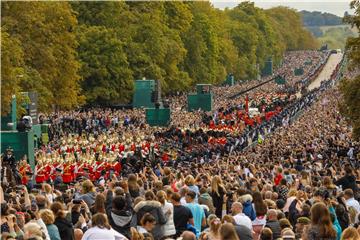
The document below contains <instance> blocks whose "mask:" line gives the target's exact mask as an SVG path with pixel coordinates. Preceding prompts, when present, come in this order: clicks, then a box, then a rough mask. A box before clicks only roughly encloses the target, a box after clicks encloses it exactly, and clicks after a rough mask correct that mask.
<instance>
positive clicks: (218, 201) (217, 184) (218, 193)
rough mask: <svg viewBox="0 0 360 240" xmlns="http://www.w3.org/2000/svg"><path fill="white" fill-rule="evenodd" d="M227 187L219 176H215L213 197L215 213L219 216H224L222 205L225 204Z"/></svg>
mask: <svg viewBox="0 0 360 240" xmlns="http://www.w3.org/2000/svg"><path fill="white" fill-rule="evenodd" d="M224 194H225V187H224V185H223V184H222V181H221V178H220V177H219V176H214V177H213V178H212V180H211V197H212V201H213V204H214V207H215V214H216V216H217V217H218V218H221V217H222V207H223V204H224Z"/></svg>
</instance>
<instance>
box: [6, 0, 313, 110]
mask: <svg viewBox="0 0 360 240" xmlns="http://www.w3.org/2000/svg"><path fill="white" fill-rule="evenodd" d="M1 10H2V16H1V26H2V27H1V34H2V41H1V47H2V54H1V61H2V71H1V78H2V89H1V93H2V94H1V95H2V96H1V102H2V103H1V104H2V113H3V114H4V113H6V112H7V111H8V110H9V104H10V99H11V95H12V94H18V93H19V92H21V91H37V92H38V93H39V108H40V110H41V111H50V110H53V109H54V108H55V109H72V108H75V107H78V106H81V105H83V104H85V103H90V104H91V103H97V104H105V103H106V104H113V103H126V102H129V101H131V97H132V93H133V85H134V84H133V83H134V80H136V79H142V78H144V77H145V78H147V79H158V80H160V81H161V86H162V90H163V91H164V92H165V93H171V92H176V91H186V90H189V89H190V88H191V87H192V86H194V84H196V83H211V84H220V83H221V82H223V81H224V79H225V77H226V75H227V74H228V73H232V74H233V75H234V76H235V79H251V78H254V77H255V76H256V74H257V72H258V68H257V65H259V67H260V69H261V68H262V67H263V66H264V62H265V61H266V60H267V59H268V58H269V57H272V58H273V61H274V63H275V65H277V64H279V63H280V62H281V59H282V57H283V54H284V52H285V51H286V50H299V49H315V48H317V47H318V44H317V41H316V40H315V39H314V38H313V36H312V35H311V34H310V33H309V32H308V31H307V30H306V29H304V28H303V26H302V20H301V16H300V15H299V13H298V12H296V11H295V10H292V9H289V8H285V7H276V8H273V9H269V10H263V9H260V8H257V7H255V6H254V4H253V3H250V2H243V3H241V4H239V5H238V6H237V7H235V8H233V9H225V10H219V9H216V8H214V7H213V6H212V5H211V3H209V2H170V1H169V2H124V1H121V2H4V3H2V5H1Z"/></svg>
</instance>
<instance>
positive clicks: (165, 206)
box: [156, 191, 176, 237]
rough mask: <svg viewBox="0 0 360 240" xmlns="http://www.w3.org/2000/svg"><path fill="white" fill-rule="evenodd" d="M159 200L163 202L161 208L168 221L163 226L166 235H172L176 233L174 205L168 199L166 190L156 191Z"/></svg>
mask: <svg viewBox="0 0 360 240" xmlns="http://www.w3.org/2000/svg"><path fill="white" fill-rule="evenodd" d="M156 197H157V199H158V201H159V202H160V203H161V210H162V211H163V213H164V215H165V216H166V219H167V221H166V223H165V224H164V225H163V226H162V227H163V231H164V236H165V237H172V236H174V235H175V234H176V230H175V225H174V206H173V205H172V204H171V203H169V202H168V201H167V199H166V193H165V192H164V191H158V192H157V193H156Z"/></svg>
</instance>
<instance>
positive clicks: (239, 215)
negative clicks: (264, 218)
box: [231, 202, 252, 230]
mask: <svg viewBox="0 0 360 240" xmlns="http://www.w3.org/2000/svg"><path fill="white" fill-rule="evenodd" d="M231 211H232V214H233V216H234V219H235V222H236V224H237V225H243V226H246V227H248V228H249V229H250V230H252V223H251V220H250V218H249V217H248V216H246V215H245V214H244V213H243V212H242V211H243V205H242V204H241V203H240V202H234V203H233V204H232V205H231Z"/></svg>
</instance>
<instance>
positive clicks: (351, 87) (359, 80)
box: [340, 0, 360, 140]
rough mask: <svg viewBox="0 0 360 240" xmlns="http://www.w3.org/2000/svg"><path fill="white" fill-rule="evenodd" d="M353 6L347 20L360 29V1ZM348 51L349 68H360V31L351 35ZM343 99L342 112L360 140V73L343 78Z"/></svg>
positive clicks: (354, 2)
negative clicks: (351, 14) (352, 77)
mask: <svg viewBox="0 0 360 240" xmlns="http://www.w3.org/2000/svg"><path fill="white" fill-rule="evenodd" d="M351 8H352V9H354V10H355V14H354V15H353V16H347V17H346V18H345V20H346V21H347V22H348V23H350V24H351V25H352V26H356V27H357V29H358V30H359V29H360V1H359V0H356V1H352V2H351ZM347 53H348V57H349V68H350V71H352V70H359V69H360V31H359V35H358V37H351V38H349V39H348V42H347ZM340 89H341V91H342V93H343V99H342V103H341V108H340V110H341V112H342V113H343V114H344V115H345V116H346V117H347V118H348V119H349V122H350V123H351V125H352V127H353V137H354V138H355V139H356V140H360V111H359V109H360V75H358V76H356V77H355V78H354V79H343V81H342V84H341V88H340Z"/></svg>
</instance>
